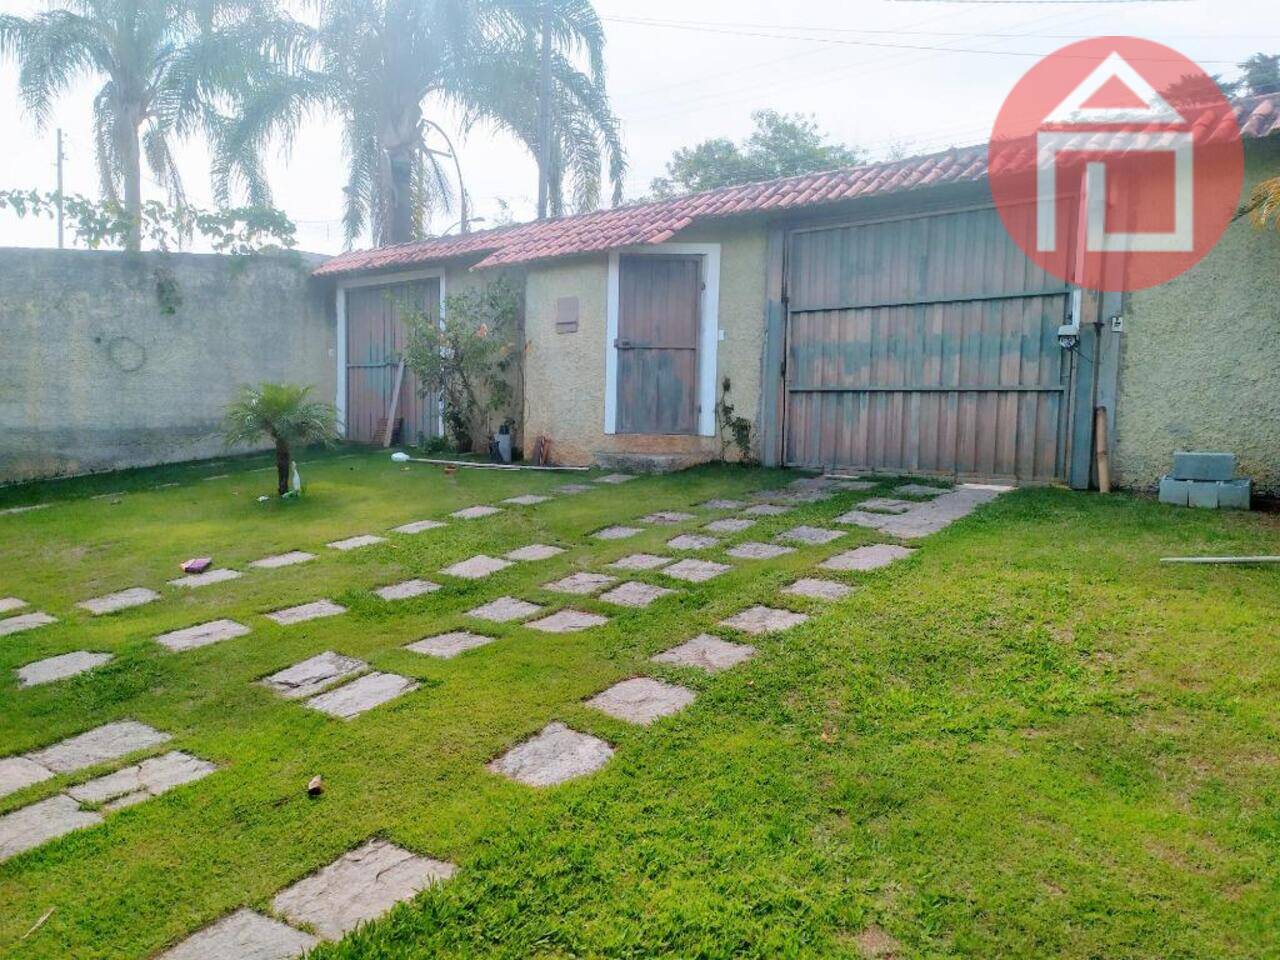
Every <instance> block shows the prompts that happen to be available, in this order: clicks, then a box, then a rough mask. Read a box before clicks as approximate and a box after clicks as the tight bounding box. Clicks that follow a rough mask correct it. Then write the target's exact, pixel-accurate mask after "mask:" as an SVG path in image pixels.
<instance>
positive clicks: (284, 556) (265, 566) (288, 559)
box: [249, 550, 316, 570]
mask: <svg viewBox="0 0 1280 960" xmlns="http://www.w3.org/2000/svg"><path fill="white" fill-rule="evenodd" d="M315 558H316V555H315V554H314V553H307V552H306V551H305V550H290V551H289V552H288V553H278V554H276V555H275V556H273V557H263V558H262V559H261V560H254V561H253V562H252V563H251V564H249V566H251V567H257V568H259V569H260V570H274V569H275V568H276V567H291V566H293V565H294V564H296V563H306V562H307V561H308V560H314V559H315Z"/></svg>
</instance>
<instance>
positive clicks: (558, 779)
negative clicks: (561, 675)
mask: <svg viewBox="0 0 1280 960" xmlns="http://www.w3.org/2000/svg"><path fill="white" fill-rule="evenodd" d="M612 756H613V747H611V746H609V744H607V743H605V742H604V741H603V740H601V739H600V738H598V737H592V736H589V735H588V734H585V733H578V731H576V730H570V729H569V728H568V727H566V726H565V725H564V724H563V723H549V724H547V725H546V726H545V727H543V728H542V731H541V732H540V733H539V734H538V735H537V736H535V737H533V738H531V739H529V740H526V741H524V743H520V744H517V745H516V746H514V747H512V748H511V749H510V750H508V751H507V752H506V753H504V754H503V755H502V756H500V757H499V758H498V759H496V760H493V761H490V763H489V765H488V769H489V770H490V771H491V772H493V773H498V774H501V775H502V776H504V777H510V778H511V779H512V780H515V781H518V782H519V783H523V784H526V785H528V786H530V787H549V786H553V785H555V784H557V783H564V782H565V781H566V780H572V779H574V778H575V777H582V776H586V775H587V774H588V773H594V772H595V771H597V770H599V769H600V768H601V767H603V766H604V765H605V764H606V763H607V762H608V761H609V758H610V757H612Z"/></svg>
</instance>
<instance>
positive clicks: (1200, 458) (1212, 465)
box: [1170, 450, 1236, 481]
mask: <svg viewBox="0 0 1280 960" xmlns="http://www.w3.org/2000/svg"><path fill="white" fill-rule="evenodd" d="M1235 475H1236V455H1235V454H1234V453H1208V452H1205V451H1191V450H1175V451H1174V454H1173V472H1172V473H1171V474H1170V476H1172V477H1173V478H1174V479H1175V480H1216V481H1222V480H1230V479H1232V478H1233V477H1234V476H1235Z"/></svg>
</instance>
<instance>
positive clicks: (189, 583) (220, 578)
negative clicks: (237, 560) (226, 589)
mask: <svg viewBox="0 0 1280 960" xmlns="http://www.w3.org/2000/svg"><path fill="white" fill-rule="evenodd" d="M242 576H244V574H242V573H241V572H240V571H239V570H230V569H228V568H226V567H223V568H220V569H218V570H206V571H205V572H204V573H192V574H188V575H187V576H185V577H178V578H177V579H176V580H170V581H169V586H171V587H207V586H209V584H211V583H225V582H226V581H228V580H235V579H237V578H239V577H242Z"/></svg>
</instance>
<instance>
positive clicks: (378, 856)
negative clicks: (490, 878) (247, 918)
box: [271, 840, 457, 940]
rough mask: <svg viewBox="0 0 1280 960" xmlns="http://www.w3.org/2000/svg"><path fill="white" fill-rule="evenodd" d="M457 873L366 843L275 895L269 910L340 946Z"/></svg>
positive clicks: (389, 845)
mask: <svg viewBox="0 0 1280 960" xmlns="http://www.w3.org/2000/svg"><path fill="white" fill-rule="evenodd" d="M456 870H457V867H455V866H454V865H453V864H452V863H447V862H445V861H443V860H431V859H428V858H427V857H420V856H417V855H416V854H413V853H410V852H409V851H408V850H405V849H403V848H401V847H397V846H396V845H395V844H392V843H388V842H387V841H386V840H370V841H369V842H368V843H366V844H364V845H363V846H360V847H357V848H356V849H355V850H350V851H348V852H347V853H344V854H343V855H342V856H341V857H339V858H338V859H337V860H335V861H334V862H333V863H331V864H329V866H327V867H325V868H324V869H322V870H320V871H319V872H317V873H314V874H312V875H311V876H309V877H306V878H305V879H303V880H299V881H298V882H297V883H295V884H294V885H293V886H291V887H287V888H285V889H284V890H281V891H280V892H279V893H278V894H276V896H275V898H274V899H273V900H272V901H271V909H272V910H273V911H275V912H276V913H278V914H280V915H281V916H282V917H284V918H285V919H286V920H288V921H289V922H290V923H294V924H298V925H299V926H301V925H306V926H308V927H310V928H311V929H312V930H314V931H315V932H316V933H317V934H319V935H320V937H321V938H322V939H324V940H340V939H341V938H342V937H343V936H344V935H345V934H347V933H349V932H350V931H352V930H354V929H355V928H356V927H357V926H358V925H359V924H361V923H366V922H368V921H370V920H376V919H377V918H378V917H380V916H382V915H383V914H384V913H386V912H387V911H388V910H390V909H391V908H392V907H394V906H395V905H396V904H397V903H402V902H403V901H405V900H410V899H412V898H413V897H415V896H416V895H417V894H419V893H421V892H422V891H423V890H426V889H427V888H428V887H430V886H432V885H433V884H437V883H443V882H444V881H445V880H448V879H449V878H450V877H452V876H453V875H454V873H455V872H456Z"/></svg>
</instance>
